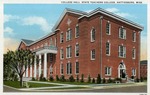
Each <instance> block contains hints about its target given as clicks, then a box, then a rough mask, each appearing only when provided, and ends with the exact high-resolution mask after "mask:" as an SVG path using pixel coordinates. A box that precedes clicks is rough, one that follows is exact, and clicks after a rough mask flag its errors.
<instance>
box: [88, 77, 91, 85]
mask: <svg viewBox="0 0 150 95" xmlns="http://www.w3.org/2000/svg"><path fill="white" fill-rule="evenodd" d="M88 83H91V77H90V75H88Z"/></svg>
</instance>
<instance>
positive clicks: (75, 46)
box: [75, 43, 79, 57]
mask: <svg viewBox="0 0 150 95" xmlns="http://www.w3.org/2000/svg"><path fill="white" fill-rule="evenodd" d="M77 46H78V56H77ZM75 57H79V44H78V43H77V44H76V45H75Z"/></svg>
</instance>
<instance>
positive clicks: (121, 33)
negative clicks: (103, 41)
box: [119, 27, 126, 39]
mask: <svg viewBox="0 0 150 95" xmlns="http://www.w3.org/2000/svg"><path fill="white" fill-rule="evenodd" d="M119 38H121V39H126V29H125V28H123V27H120V28H119Z"/></svg>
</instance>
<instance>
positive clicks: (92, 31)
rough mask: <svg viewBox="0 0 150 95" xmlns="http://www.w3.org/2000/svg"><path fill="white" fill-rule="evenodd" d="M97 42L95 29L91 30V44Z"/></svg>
mask: <svg viewBox="0 0 150 95" xmlns="http://www.w3.org/2000/svg"><path fill="white" fill-rule="evenodd" d="M94 41H95V29H94V28H93V29H92V30H91V42H94Z"/></svg>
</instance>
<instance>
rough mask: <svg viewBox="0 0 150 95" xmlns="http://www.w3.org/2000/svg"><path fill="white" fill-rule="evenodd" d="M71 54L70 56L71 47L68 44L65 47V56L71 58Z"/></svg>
mask: <svg viewBox="0 0 150 95" xmlns="http://www.w3.org/2000/svg"><path fill="white" fill-rule="evenodd" d="M67 49H68V50H67ZM71 56H72V47H71V46H70V45H69V46H68V47H66V58H71Z"/></svg>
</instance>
